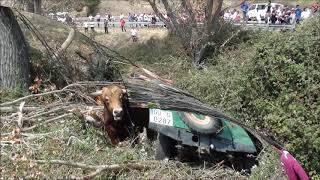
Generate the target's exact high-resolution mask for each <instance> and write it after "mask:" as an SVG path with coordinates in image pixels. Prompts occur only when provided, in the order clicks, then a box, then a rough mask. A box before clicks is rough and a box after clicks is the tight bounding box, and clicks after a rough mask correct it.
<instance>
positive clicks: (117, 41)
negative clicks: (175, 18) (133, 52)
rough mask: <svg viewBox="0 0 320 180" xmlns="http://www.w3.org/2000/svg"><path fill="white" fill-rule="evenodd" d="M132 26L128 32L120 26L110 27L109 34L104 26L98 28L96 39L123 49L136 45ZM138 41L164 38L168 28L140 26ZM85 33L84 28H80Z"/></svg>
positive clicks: (109, 45) (106, 44)
mask: <svg viewBox="0 0 320 180" xmlns="http://www.w3.org/2000/svg"><path fill="white" fill-rule="evenodd" d="M130 29H131V28H127V31H126V32H122V31H121V29H120V28H116V27H111V28H109V34H105V33H104V29H103V28H101V27H100V28H96V32H95V37H94V38H95V40H96V41H98V42H100V43H102V44H104V45H105V46H108V47H111V48H114V49H121V48H125V47H128V46H132V45H135V44H137V43H133V42H132V39H131V32H130ZM137 30H138V43H145V42H146V41H148V40H149V39H150V38H151V37H154V38H160V39H161V38H164V37H166V36H167V33H168V31H167V29H165V28H138V29H137ZM80 32H82V33H84V30H80ZM89 33H90V32H89Z"/></svg>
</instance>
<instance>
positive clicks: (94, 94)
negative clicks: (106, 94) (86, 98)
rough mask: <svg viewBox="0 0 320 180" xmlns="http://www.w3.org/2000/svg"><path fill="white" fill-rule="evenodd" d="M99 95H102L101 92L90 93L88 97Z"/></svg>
mask: <svg viewBox="0 0 320 180" xmlns="http://www.w3.org/2000/svg"><path fill="white" fill-rule="evenodd" d="M101 94H102V90H100V91H97V92H94V93H91V94H90V95H91V96H100V95H101Z"/></svg>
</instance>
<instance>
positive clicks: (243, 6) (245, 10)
mask: <svg viewBox="0 0 320 180" xmlns="http://www.w3.org/2000/svg"><path fill="white" fill-rule="evenodd" d="M240 8H241V11H242V13H243V21H245V22H248V18H247V17H248V15H247V13H248V10H249V3H248V2H247V1H246V0H245V1H243V3H242V4H241V6H240Z"/></svg>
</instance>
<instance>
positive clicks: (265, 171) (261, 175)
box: [249, 147, 287, 180]
mask: <svg viewBox="0 0 320 180" xmlns="http://www.w3.org/2000/svg"><path fill="white" fill-rule="evenodd" d="M258 158H259V166H258V167H255V168H253V170H252V173H251V176H250V178H249V179H252V180H260V179H277V180H280V179H283V180H285V179H287V176H286V175H285V174H284V172H283V168H282V166H281V163H280V161H279V159H280V156H279V154H278V153H276V152H275V151H274V150H273V149H272V148H271V147H268V148H267V149H266V151H265V152H264V153H263V154H262V156H260V157H258Z"/></svg>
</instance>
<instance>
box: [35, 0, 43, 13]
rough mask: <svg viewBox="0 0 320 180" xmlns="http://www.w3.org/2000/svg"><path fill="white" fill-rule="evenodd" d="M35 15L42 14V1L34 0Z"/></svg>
mask: <svg viewBox="0 0 320 180" xmlns="http://www.w3.org/2000/svg"><path fill="white" fill-rule="evenodd" d="M33 5H34V6H33V7H34V13H36V14H41V0H33Z"/></svg>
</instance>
